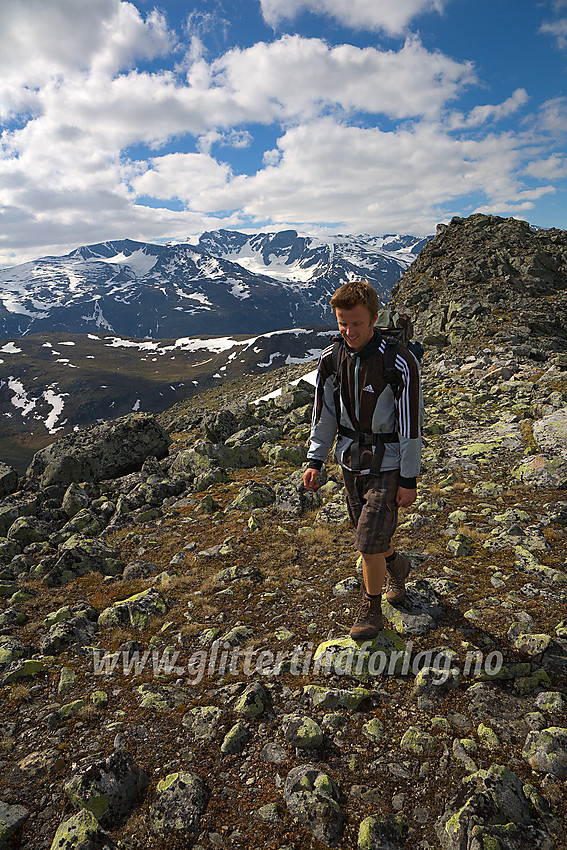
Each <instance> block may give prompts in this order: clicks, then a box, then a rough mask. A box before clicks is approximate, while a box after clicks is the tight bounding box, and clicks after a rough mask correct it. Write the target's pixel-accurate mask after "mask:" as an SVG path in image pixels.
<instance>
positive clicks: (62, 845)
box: [50, 809, 118, 850]
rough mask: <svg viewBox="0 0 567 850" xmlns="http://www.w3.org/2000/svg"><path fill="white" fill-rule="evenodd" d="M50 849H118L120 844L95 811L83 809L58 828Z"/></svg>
mask: <svg viewBox="0 0 567 850" xmlns="http://www.w3.org/2000/svg"><path fill="white" fill-rule="evenodd" d="M50 850H118V845H117V844H116V843H115V842H114V841H113V840H112V838H111V836H110V835H109V834H108V833H107V832H106V831H105V830H104V829H103V828H102V827H101V826H100V824H99V822H98V821H97V819H96V817H95V816H94V815H93V813H92V812H89V811H86V810H85V809H83V811H81V812H77V814H76V815H73V817H72V818H69V820H66V821H65V822H64V823H62V824H61V825H60V826H59V827H58V828H57V832H56V833H55V837H54V838H53V842H52V844H51V847H50Z"/></svg>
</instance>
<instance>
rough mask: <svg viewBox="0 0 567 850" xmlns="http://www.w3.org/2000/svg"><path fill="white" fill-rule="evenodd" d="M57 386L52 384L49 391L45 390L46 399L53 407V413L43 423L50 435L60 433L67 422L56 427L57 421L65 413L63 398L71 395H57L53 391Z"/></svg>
mask: <svg viewBox="0 0 567 850" xmlns="http://www.w3.org/2000/svg"><path fill="white" fill-rule="evenodd" d="M56 386H57V384H52V385H51V387H49V389H47V390H45V392H44V393H43V397H44V399H45V400H46V402H47V403H48V404H50V405H51V407H52V410H51V413H50V414H49V415H48V417H47V419H46V420H45V422H44V423H43V424H44V425H45V427H46V428H47V430H48V431H49V433H50V434H56V433H57V431H60V430H61V429H62V427H63V425H64V424H65V422H66V421H67V420H66V419H65V420H64V421H63V422H62V423H61V425H58V426H57V427H55V425H56V423H57V420H58V419H59V417H60V416H61V413H62V412H63V407H64V405H65V402H64V401H63V398H64V397H65V396H68V395H69V393H61V394H60V395H57V393H55V392H54V391H53V387H56Z"/></svg>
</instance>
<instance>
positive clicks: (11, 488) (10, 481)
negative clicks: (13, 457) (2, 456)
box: [0, 461, 18, 499]
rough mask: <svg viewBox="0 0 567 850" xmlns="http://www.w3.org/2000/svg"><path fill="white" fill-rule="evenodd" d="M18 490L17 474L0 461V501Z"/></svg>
mask: <svg viewBox="0 0 567 850" xmlns="http://www.w3.org/2000/svg"><path fill="white" fill-rule="evenodd" d="M17 489H18V473H17V472H16V470H15V469H13V468H12V467H11V466H8V464H7V463H2V461H0V499H3V498H4V496H9V495H10V494H11V493H15V492H16V490H17Z"/></svg>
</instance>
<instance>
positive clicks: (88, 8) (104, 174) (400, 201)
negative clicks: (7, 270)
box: [0, 0, 567, 265]
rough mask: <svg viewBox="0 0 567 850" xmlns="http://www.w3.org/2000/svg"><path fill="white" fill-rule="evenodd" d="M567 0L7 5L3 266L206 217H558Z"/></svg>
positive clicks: (564, 213)
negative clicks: (482, 213) (479, 214)
mask: <svg viewBox="0 0 567 850" xmlns="http://www.w3.org/2000/svg"><path fill="white" fill-rule="evenodd" d="M566 66H567V0H541V2H539V0H522V2H521V3H518V0H496V2H495V0H474V2H473V0H197V2H195V3H187V2H177V0H164V2H162V3H161V4H159V5H155V4H154V3H153V2H150V0H136V2H122V0H88V2H84V0H50V2H49V3H45V2H44V0H2V3H1V4H0V131H1V134H2V135H1V141H0V214H1V216H2V222H1V226H0V265H11V264H14V263H17V262H22V261H25V260H28V259H31V258H34V257H38V256H43V255H45V254H63V253H66V252H67V251H70V250H72V249H73V248H75V247H76V246H77V245H81V244H88V243H93V242H98V241H102V240H109V239H121V238H126V237H128V238H131V239H140V240H148V241H163V240H166V239H173V240H183V239H186V238H190V239H193V238H195V237H196V236H197V235H198V234H200V233H201V232H202V231H204V230H212V229H217V228H219V227H225V228H229V229H240V230H245V231H259V230H280V229H283V228H295V229H297V230H299V231H300V232H302V233H308V234H312V235H315V236H317V235H320V236H323V237H324V236H325V235H327V234H331V233H370V234H372V235H383V234H385V233H396V232H397V233H409V234H415V235H425V234H429V233H433V232H435V227H436V225H437V223H439V222H441V221H448V220H449V219H450V218H451V217H452V216H453V215H462V216H467V215H470V214H472V213H474V212H479V211H480V212H490V213H494V214H496V215H502V216H516V217H519V218H524V219H527V220H528V221H529V222H531V223H532V224H534V225H538V226H541V227H559V228H562V229H567V198H566V187H567V180H566V178H567V156H566V151H565V141H566V134H567V96H566V94H565V78H566V70H567V67H566Z"/></svg>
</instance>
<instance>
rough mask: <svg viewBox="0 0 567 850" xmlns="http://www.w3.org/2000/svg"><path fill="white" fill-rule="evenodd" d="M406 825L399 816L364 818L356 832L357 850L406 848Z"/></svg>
mask: <svg viewBox="0 0 567 850" xmlns="http://www.w3.org/2000/svg"><path fill="white" fill-rule="evenodd" d="M407 831H408V828H407V824H406V823H405V822H404V820H403V819H402V817H401V816H400V815H397V816H395V817H394V816H392V815H378V816H377V817H373V816H370V817H367V818H364V820H363V821H362V823H361V824H360V827H359V830H358V844H357V850H398V848H402V847H405V846H407V845H406V842H405V837H406V835H407Z"/></svg>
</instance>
